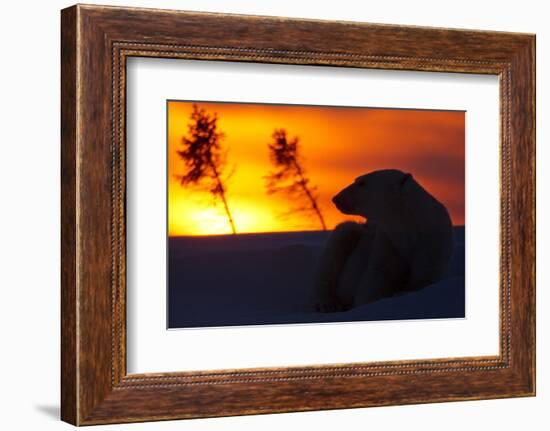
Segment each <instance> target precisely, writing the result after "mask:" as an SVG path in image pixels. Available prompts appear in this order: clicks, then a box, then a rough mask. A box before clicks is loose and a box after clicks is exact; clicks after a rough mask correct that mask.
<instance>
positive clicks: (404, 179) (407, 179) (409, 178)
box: [399, 174, 412, 187]
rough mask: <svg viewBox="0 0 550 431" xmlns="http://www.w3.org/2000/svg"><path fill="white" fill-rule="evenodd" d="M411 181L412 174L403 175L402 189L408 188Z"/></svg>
mask: <svg viewBox="0 0 550 431" xmlns="http://www.w3.org/2000/svg"><path fill="white" fill-rule="evenodd" d="M411 179H412V175H411V174H403V178H401V180H400V181H399V185H400V186H401V187H403V186H406V185H407V184H408V183H409V181H410V180H411Z"/></svg>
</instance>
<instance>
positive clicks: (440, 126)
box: [167, 101, 465, 236]
mask: <svg viewBox="0 0 550 431" xmlns="http://www.w3.org/2000/svg"><path fill="white" fill-rule="evenodd" d="M193 103H196V104H197V106H198V107H199V108H203V109H205V110H206V111H207V112H209V113H214V112H215V113H217V115H218V129H219V131H221V132H223V133H224V134H225V136H224V138H223V140H222V147H223V149H224V150H227V166H226V170H227V172H229V171H230V170H232V169H234V173H233V175H232V176H231V178H230V179H229V180H228V182H227V184H226V187H227V201H228V205H229V208H230V210H231V212H232V215H233V218H234V221H235V225H236V230H237V233H251V232H284V231H305V230H320V229H321V226H320V223H319V220H318V219H317V218H316V217H315V215H314V214H312V213H311V212H309V213H308V212H300V213H294V214H292V215H288V214H287V215H285V213H288V212H289V211H291V210H292V209H293V208H295V207H299V206H304V204H305V202H296V201H294V202H293V201H292V200H291V199H290V198H289V196H288V195H287V194H285V193H284V192H281V193H278V194H273V195H268V194H267V193H266V187H265V178H264V177H265V175H267V174H268V173H269V172H270V171H272V170H273V169H274V167H273V166H272V165H271V162H270V160H269V152H268V147H267V145H268V143H270V142H271V141H272V138H271V135H272V133H273V131H274V129H278V128H285V129H286V130H287V132H288V135H289V137H291V138H292V137H294V136H298V137H299V139H300V141H299V145H300V150H301V154H302V158H303V161H304V163H303V164H304V167H305V170H306V173H307V176H308V178H309V179H310V181H311V184H312V185H315V186H317V193H318V196H319V199H318V203H319V207H320V208H321V211H322V213H323V215H324V218H325V220H326V223H327V227H328V228H329V229H332V228H334V226H335V225H336V224H338V223H340V222H342V221H344V220H349V219H352V218H350V217H349V216H345V215H343V214H341V213H340V212H339V211H338V210H337V209H336V208H335V207H334V205H333V204H332V202H331V198H332V196H334V195H335V194H336V193H338V191H339V190H341V189H342V188H344V187H345V186H347V185H348V184H350V183H351V182H353V180H354V179H355V178H356V177H357V176H359V175H362V174H365V173H367V172H370V171H373V170H378V169H387V168H395V169H401V170H403V171H407V172H410V173H412V174H413V176H414V177H415V178H416V179H417V181H418V182H419V183H420V184H422V185H423V186H424V187H425V188H426V189H427V190H428V191H429V192H430V193H431V194H433V195H434V196H435V197H436V198H437V199H439V200H440V201H441V202H442V203H443V204H444V205H445V206H446V207H447V209H448V210H449V213H450V214H451V218H452V220H453V223H454V224H455V225H461V224H464V187H465V183H464V159H465V148H464V147H465V145H464V142H465V141H464V133H465V113H464V112H458V111H426V110H401V109H379V108H350V107H324V106H301V105H300V106H299V105H274V104H245V103H213V102H182V101H169V102H168V104H167V109H168V115H167V118H168V233H169V235H170V236H179V235H215V234H227V233H231V228H230V225H229V223H228V220H227V217H226V215H225V212H224V209H223V205H222V204H221V201H220V200H219V199H218V200H216V201H214V199H213V197H212V196H211V195H210V194H209V193H208V192H207V191H205V190H204V189H200V188H199V187H193V186H186V187H182V186H181V185H180V183H179V182H178V179H177V175H179V174H182V173H183V169H184V164H183V161H182V160H181V158H180V157H179V155H178V154H177V150H178V149H181V148H182V138H183V137H184V136H185V135H187V133H188V124H189V123H190V122H191V120H190V115H191V112H192V109H193Z"/></svg>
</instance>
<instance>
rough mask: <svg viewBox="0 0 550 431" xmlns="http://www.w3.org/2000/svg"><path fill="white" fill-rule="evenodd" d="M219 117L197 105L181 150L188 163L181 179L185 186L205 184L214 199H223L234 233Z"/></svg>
mask: <svg viewBox="0 0 550 431" xmlns="http://www.w3.org/2000/svg"><path fill="white" fill-rule="evenodd" d="M217 122H218V116H217V114H216V113H214V114H209V113H208V112H206V110H204V109H199V107H198V106H197V105H196V104H194V105H193V112H192V114H191V123H189V125H188V136H184V137H183V138H182V145H183V149H182V150H179V151H177V153H178V155H179V156H180V157H181V159H182V160H183V162H184V164H185V173H184V174H183V175H178V176H177V178H178V179H179V181H180V184H181V185H182V186H186V185H190V184H193V185H198V184H202V185H205V186H206V187H207V190H208V191H209V192H210V193H211V194H212V196H214V198H218V197H219V198H220V199H221V201H222V203H223V207H224V210H225V213H226V215H227V220H228V221H229V224H230V226H231V231H232V232H233V234H236V233H237V230H236V229H235V222H234V221H233V216H232V215H231V211H230V209H229V205H228V203H227V186H226V184H225V183H226V181H227V179H228V176H226V177H225V178H224V177H223V172H224V168H225V166H226V158H227V154H226V152H223V151H222V147H221V141H222V139H223V138H224V136H225V135H224V133H222V132H220V131H218V124H217Z"/></svg>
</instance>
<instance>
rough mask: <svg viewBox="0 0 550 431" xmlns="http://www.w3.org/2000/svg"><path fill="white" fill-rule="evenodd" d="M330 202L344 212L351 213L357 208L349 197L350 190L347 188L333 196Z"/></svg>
mask: <svg viewBox="0 0 550 431" xmlns="http://www.w3.org/2000/svg"><path fill="white" fill-rule="evenodd" d="M332 202H333V203H334V205H336V208H338V210H339V211H340V212H342V213H344V214H349V215H352V214H353V213H354V212H355V211H356V210H357V209H356V208H355V205H354V202H353V199H352V197H351V192H350V190H348V189H347V188H346V189H344V190H342V191H341V192H340V193H338V194H337V195H336V196H334V197H333V198H332Z"/></svg>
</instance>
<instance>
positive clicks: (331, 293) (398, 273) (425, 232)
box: [315, 169, 453, 312]
mask: <svg viewBox="0 0 550 431" xmlns="http://www.w3.org/2000/svg"><path fill="white" fill-rule="evenodd" d="M332 200H333V202H334V204H335V205H336V207H337V208H338V210H340V211H341V212H342V213H344V214H347V215H358V216H362V217H365V218H366V219H367V222H366V223H363V224H361V223H355V222H344V223H341V224H339V225H338V226H337V227H336V228H335V229H334V231H333V232H332V233H331V235H330V237H329V239H328V241H327V244H326V246H325V249H324V251H323V253H322V255H321V258H320V262H319V270H318V273H317V276H316V287H315V296H316V299H315V300H316V309H317V311H321V312H333V311H343V310H347V309H349V308H352V307H356V306H359V305H362V304H366V303H369V302H373V301H376V300H378V299H381V298H385V297H389V296H394V295H399V294H402V293H406V292H409V291H414V290H418V289H421V288H423V287H425V286H428V285H429V284H432V283H435V282H437V281H439V280H441V279H442V278H444V277H445V275H446V274H447V272H448V270H449V265H450V259H451V253H452V248H453V230H452V223H451V219H450V217H449V213H448V212H447V209H446V208H445V207H444V206H443V205H442V204H441V203H440V202H439V201H438V200H437V199H435V198H434V197H433V196H432V195H431V194H429V193H428V192H427V191H426V190H425V189H424V188H423V187H422V186H421V185H420V184H419V183H418V182H417V181H416V180H415V179H414V178H413V177H412V175H411V174H409V173H404V172H402V171H399V170H397V169H384V170H379V171H374V172H371V173H368V174H366V175H363V176H360V177H358V178H357V179H356V180H355V181H354V182H353V183H352V184H351V185H349V186H348V187H346V188H345V189H343V190H342V191H341V192H339V193H338V194H337V195H336V196H334V198H333V199H332Z"/></svg>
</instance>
